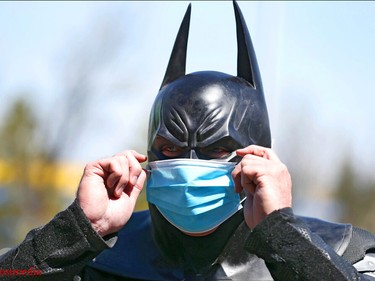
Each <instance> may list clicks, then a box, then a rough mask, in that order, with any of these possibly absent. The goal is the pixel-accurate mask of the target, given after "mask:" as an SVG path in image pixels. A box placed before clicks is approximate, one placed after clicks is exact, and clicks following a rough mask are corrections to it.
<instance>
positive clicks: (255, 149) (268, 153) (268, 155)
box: [236, 144, 280, 161]
mask: <svg viewBox="0 0 375 281" xmlns="http://www.w3.org/2000/svg"><path fill="white" fill-rule="evenodd" d="M236 153H237V155H238V156H241V157H244V156H245V155H247V154H252V155H255V156H259V157H262V158H265V159H268V160H274V161H280V159H279V157H278V156H277V155H276V153H275V152H274V151H273V150H272V149H270V148H267V147H263V146H259V145H254V144H253V145H250V146H247V147H245V148H241V149H238V150H236Z"/></svg>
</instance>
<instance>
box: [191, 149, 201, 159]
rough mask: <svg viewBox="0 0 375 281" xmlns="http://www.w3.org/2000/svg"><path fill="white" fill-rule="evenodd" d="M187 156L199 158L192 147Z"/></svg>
mask: <svg viewBox="0 0 375 281" xmlns="http://www.w3.org/2000/svg"><path fill="white" fill-rule="evenodd" d="M189 158H190V159H199V158H198V156H197V154H196V153H195V150H194V149H192V150H190V152H189Z"/></svg>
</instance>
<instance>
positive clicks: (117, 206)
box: [77, 151, 147, 236]
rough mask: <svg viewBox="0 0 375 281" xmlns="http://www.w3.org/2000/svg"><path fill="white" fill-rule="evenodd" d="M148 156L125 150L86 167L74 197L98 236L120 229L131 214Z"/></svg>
mask: <svg viewBox="0 0 375 281" xmlns="http://www.w3.org/2000/svg"><path fill="white" fill-rule="evenodd" d="M146 160H147V157H146V156H144V155H142V154H139V153H137V152H135V151H124V152H122V153H119V154H116V155H115V156H113V157H110V158H105V159H101V160H98V161H94V162H92V163H89V164H87V165H86V167H85V171H84V174H83V176H82V179H81V182H80V185H79V188H78V192H77V199H78V203H79V205H80V206H81V208H82V210H83V212H84V213H85V215H86V216H87V218H88V219H89V220H90V222H91V224H92V226H93V228H94V229H95V230H96V231H97V232H98V233H99V235H101V236H105V235H107V234H110V233H113V232H116V231H118V230H120V229H121V228H122V227H123V226H124V225H125V224H126V223H127V221H128V220H129V218H130V216H131V215H132V213H133V211H134V207H135V203H136V201H137V198H138V195H139V194H140V193H141V191H142V188H143V185H144V182H145V179H146V172H145V171H144V170H143V169H142V167H141V165H140V163H142V162H145V161H146Z"/></svg>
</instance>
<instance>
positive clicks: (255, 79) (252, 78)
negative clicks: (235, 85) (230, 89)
mask: <svg viewBox="0 0 375 281" xmlns="http://www.w3.org/2000/svg"><path fill="white" fill-rule="evenodd" d="M233 7H234V14H235V17H236V30H237V52H238V53H237V76H238V77H240V78H243V79H245V80H246V81H248V82H249V83H250V84H251V85H252V86H253V88H254V89H257V90H260V91H262V90H263V89H262V80H261V77H260V72H259V68H258V62H257V59H256V55H255V51H254V47H253V43H252V41H251V38H250V33H249V30H248V29H247V26H246V22H245V19H244V17H243V15H242V12H241V10H240V8H239V6H238V4H237V2H236V1H233Z"/></svg>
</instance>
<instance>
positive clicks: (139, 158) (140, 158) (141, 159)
mask: <svg viewBox="0 0 375 281" xmlns="http://www.w3.org/2000/svg"><path fill="white" fill-rule="evenodd" d="M129 153H130V154H132V155H133V156H134V157H135V158H136V159H137V161H138V162H139V163H143V162H145V161H146V160H147V156H146V155H143V154H141V153H138V152H137V151H135V150H125V151H122V152H120V153H117V154H116V155H115V156H119V155H128V154H129Z"/></svg>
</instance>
